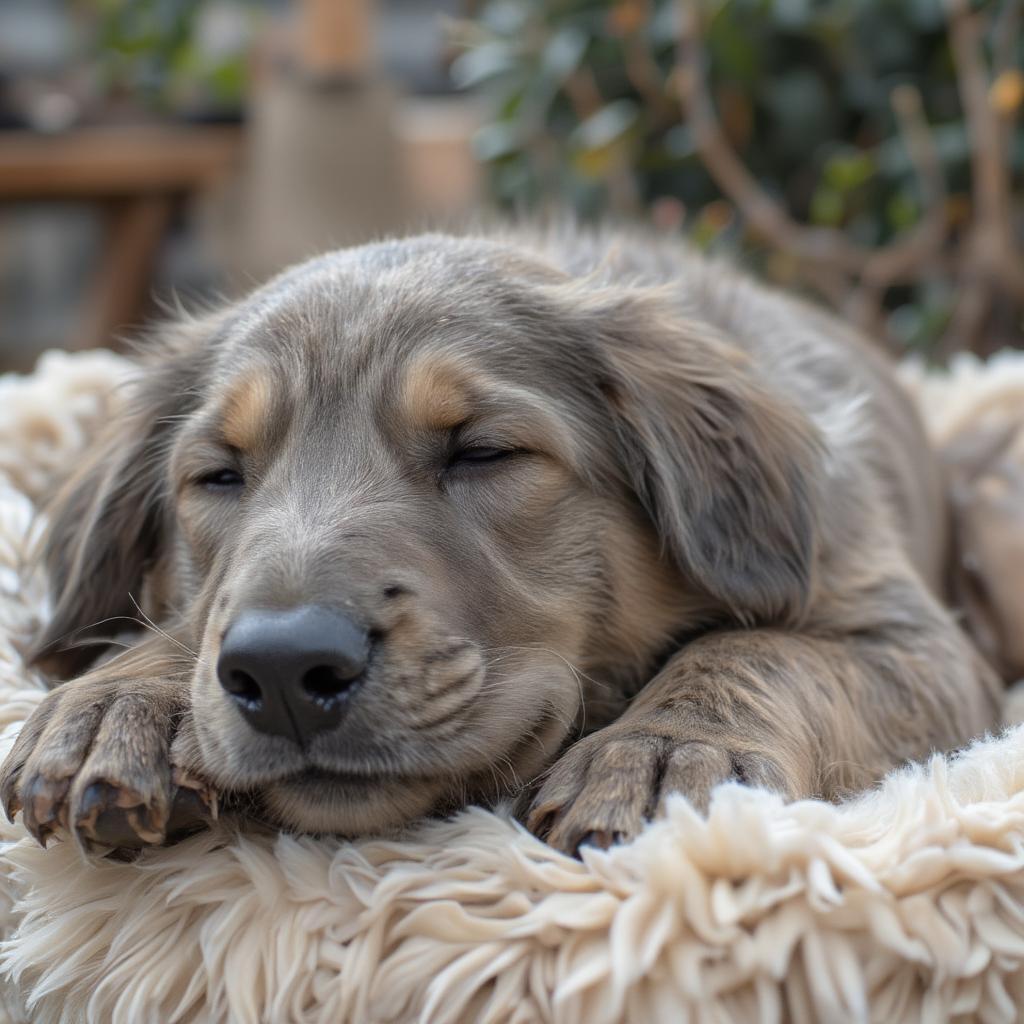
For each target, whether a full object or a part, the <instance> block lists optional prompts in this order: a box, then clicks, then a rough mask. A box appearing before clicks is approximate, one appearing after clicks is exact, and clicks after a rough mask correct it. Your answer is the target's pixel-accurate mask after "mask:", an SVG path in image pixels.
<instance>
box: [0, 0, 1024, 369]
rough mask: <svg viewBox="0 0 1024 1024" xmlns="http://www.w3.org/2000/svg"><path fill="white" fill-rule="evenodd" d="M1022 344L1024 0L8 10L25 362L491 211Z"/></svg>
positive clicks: (19, 337) (940, 346) (2, 47)
mask: <svg viewBox="0 0 1024 1024" xmlns="http://www.w3.org/2000/svg"><path fill="white" fill-rule="evenodd" d="M566 209H569V210H572V211H574V212H575V214H576V215H577V216H578V217H579V218H580V219H582V220H596V219H598V218H613V219H617V220H628V221H641V222H644V223H647V224H649V225H651V226H652V228H653V229H654V230H656V231H660V232H665V233H668V234H670V235H674V236H678V237H679V239H680V244H683V239H688V240H689V242H690V243H691V244H696V245H698V246H700V247H701V248H704V249H706V250H709V251H712V252H722V253H730V254H732V255H733V256H734V257H735V259H737V260H738V261H740V262H742V263H744V264H746V265H749V266H751V267H753V268H755V269H757V270H758V271H759V272H760V273H762V274H764V275H766V276H767V277H768V278H770V279H772V280H774V281H776V282H779V283H780V284H783V285H785V286H786V287H790V288H793V289H796V290H799V291H802V292H804V293H806V294H808V295H809V296H811V297H813V298H814V300H816V301H819V302H821V303H823V304H825V305H827V306H829V307H831V308H833V309H835V310H838V311H839V312H840V313H841V314H842V315H843V316H844V317H846V318H847V319H849V320H851V321H854V322H856V323H857V324H859V325H862V326H863V327H864V328H866V329H867V330H869V331H870V332H871V333H872V334H873V335H874V336H875V337H877V338H878V340H879V343H880V344H882V345H884V346H885V347H886V348H888V349H889V350H890V351H892V352H894V353H897V354H901V353H904V352H916V353H920V354H923V355H924V356H926V357H927V358H929V359H932V360H935V361H938V362H941V361H943V360H945V359H947V358H948V357H949V356H950V355H951V354H952V353H953V352H956V351H959V350H964V349H966V350H971V351H974V352H977V353H979V354H982V355H985V354H988V353H990V352H992V351H995V350H997V349H1000V348H1003V347H1007V346H1014V347H1022V346H1024V0H546V2H544V0H492V2H485V0H63V2H60V0H0V370H5V369H27V368H30V367H31V366H32V364H33V362H34V361H35V359H36V358H37V356H38V354H39V353H40V352H41V351H43V350H45V349H46V348H49V347H53V346H60V347H65V348H86V347H91V346H96V345H114V346H117V345H118V344H120V341H119V339H121V338H123V337H126V336H130V335H131V334H132V333H133V332H134V331H137V330H138V329H139V328H140V327H144V326H145V324H146V323H147V321H149V320H151V319H152V318H154V317H161V316H167V315H168V314H169V312H173V310H174V309H175V308H176V307H177V306H179V305H182V306H185V307H189V306H191V305H195V304H199V303H202V302H205V301H210V300H211V299H215V298H216V297H219V296H225V295H226V296H230V295H232V294H236V293H238V292H239V291H242V290H244V289H246V288H249V287H251V286H252V285H253V284H255V283H257V282H259V281H261V280H263V279H264V278H266V277H267V276H268V275H270V274H272V273H273V272H275V271H276V270H278V269H280V268H281V267H282V266H284V265H286V264H288V263H290V262H293V261H295V260H297V259H301V258H303V257H305V256H308V255H311V254H313V253H315V252H317V251H319V250H322V249H324V248H326V247H329V246H337V245H348V244H352V243H357V242H360V241H364V240H367V239H371V238H375V237H379V236H380V235H383V234H388V233H394V232H398V231H403V230H415V229H418V228H422V227H430V226H444V225H446V224H456V225H457V224H458V223H459V222H460V221H463V220H465V219H466V218H468V217H472V216H474V215H475V214H477V213H478V211H481V210H484V211H497V212H502V213H506V214H512V215H524V214H531V213H550V212H556V213H557V212H559V211H563V210H566Z"/></svg>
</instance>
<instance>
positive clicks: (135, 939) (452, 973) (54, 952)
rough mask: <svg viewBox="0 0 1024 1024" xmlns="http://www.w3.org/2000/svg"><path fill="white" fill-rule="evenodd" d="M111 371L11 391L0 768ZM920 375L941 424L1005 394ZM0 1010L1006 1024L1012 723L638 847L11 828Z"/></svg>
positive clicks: (473, 816)
mask: <svg viewBox="0 0 1024 1024" xmlns="http://www.w3.org/2000/svg"><path fill="white" fill-rule="evenodd" d="M125 369H126V364H125V363H124V362H123V361H122V360H119V359H117V358H116V357H114V356H111V355H108V354H101V353H96V354H88V355H78V356H73V357H72V356H65V355H51V356H49V357H47V358H46V359H44V360H43V362H42V363H41V365H40V367H39V369H38V371H37V372H36V373H35V375H34V376H32V377H30V378H23V379H17V378H7V379H3V380H0V601H2V604H0V730H5V731H4V733H3V735H4V741H3V742H0V756H2V754H3V753H5V751H6V749H7V748H9V745H10V741H11V738H12V737H13V735H14V732H15V731H16V729H17V727H18V725H19V723H20V722H21V721H23V719H24V718H25V717H26V715H27V714H28V713H29V712H30V711H31V710H32V708H33V707H34V706H35V704H36V703H37V702H38V700H39V698H40V695H41V692H40V683H39V680H38V679H37V678H36V677H35V676H34V675H33V674H32V673H31V672H30V671H29V670H28V669H26V667H25V666H24V664H23V662H22V658H21V652H22V651H23V650H24V646H25V642H26V640H27V638H28V636H29V635H30V634H31V632H32V629H33V627H34V624H35V623H36V621H37V620H38V618H39V616H40V615H41V614H43V613H44V604H43V588H42V585H41V581H40V580H38V579H33V578H30V577H29V576H28V575H27V572H26V570H25V567H24V564H23V556H24V552H25V551H26V549H27V546H28V544H29V542H30V540H31V538H32V536H33V532H34V530H35V529H36V528H37V523H36V520H35V518H34V514H35V510H34V502H35V500H36V499H37V498H38V496H39V494H40V493H41V491H42V489H43V488H44V487H45V486H46V484H47V482H48V481H49V480H50V479H51V478H52V476H53V475H54V474H55V473H59V472H60V471H61V470H63V469H64V468H66V467H67V466H69V465H70V464H72V463H73V462H74V460H75V458H76V457H77V455H78V453H79V451H80V450H81V448H82V445H83V444H84V443H85V441H86V438H87V436H88V434H89V431H90V430H91V429H92V428H93V426H94V425H95V423H96V422H97V421H98V420H99V419H101V418H102V417H104V416H105V415H107V411H108V410H107V405H108V402H110V401H114V400H116V399H112V398H111V397H110V391H111V386H112V385H113V383H114V382H116V381H117V380H118V379H119V378H121V377H122V376H123V374H124V373H125ZM911 376H912V377H915V378H916V380H917V388H918V391H919V392H920V393H921V394H922V395H923V401H924V404H925V406H926V410H927V411H929V412H931V413H933V414H935V415H934V416H933V420H935V421H936V423H937V424H938V425H939V426H941V422H940V421H944V420H948V418H949V417H950V416H952V415H954V414H955V413H956V411H957V409H958V408H959V407H960V406H961V405H962V404H963V402H964V401H965V400H968V399H970V400H974V399H975V398H976V397H977V395H978V394H979V393H983V392H984V389H986V388H992V387H997V386H1000V385H1001V384H1002V383H1005V382H1006V381H1008V380H1011V379H1013V380H1014V381H1015V383H1016V384H1017V385H1018V386H1019V385H1020V383H1021V382H1022V381H1024V358H1019V357H1013V358H1010V359H1007V360H1002V361H1001V362H999V363H998V364H997V365H995V366H990V367H988V368H984V369H981V368H979V367H978V366H977V365H975V364H971V363H970V362H964V363H963V364H961V365H960V367H959V369H958V371H957V372H956V373H955V374H954V378H955V380H954V382H953V385H950V384H949V383H948V382H947V383H940V382H936V381H924V380H923V379H922V377H921V374H919V373H918V374H911ZM0 934H2V936H3V937H4V938H5V940H6V941H5V942H4V943H3V945H2V947H0V970H2V972H3V976H4V979H5V980H4V981H2V982H0V985H2V995H0V1020H2V1019H4V1016H5V1014H6V1019H7V1020H8V1021H17V1022H21V1021H32V1022H35V1024H43V1022H47V1021H69V1022H70V1021H76V1022H78V1021H88V1022H97V1024H148V1022H160V1024H170V1022H174V1021H204V1022H205V1021H239V1022H249V1021H253V1022H256V1021H266V1022H272V1024H287V1022H291V1021H302V1022H322V1024H341V1022H345V1021H353V1022H358V1024H371V1022H385V1021H429V1022H448V1021H495V1022H497V1021H502V1022H505V1021H507V1022H523V1024H526V1022H533V1021H558V1022H570V1021H571V1022H579V1024H599V1022H602V1021H620V1020H626V1021H634V1022H648V1021H671V1022H676V1021H680V1022H682V1021H700V1022H727V1021H737V1022H744V1024H746V1022H757V1021H765V1022H768V1021H783V1020H785V1021H797V1022H799V1021H824V1022H833V1021H834V1022H843V1024H845V1022H855V1021H885V1022H903V1021H920V1022H922V1024H924V1022H929V1024H930V1022H935V1021H944V1020H980V1021H986V1022H992V1024H994V1022H998V1021H1006V1022H1012V1021H1018V1020H1020V1019H1021V1018H1022V1014H1024V1010H1022V1009H1021V1008H1022V1007H1024V727H1020V728H1016V729H1011V730H1010V731H1008V732H1006V733H1005V734H1004V735H1002V736H1001V737H999V738H995V739H986V740H984V741H982V742H979V743H977V744H976V745H975V746H974V747H972V748H971V749H970V750H969V751H968V752H967V753H965V754H963V755H962V756H960V757H958V758H956V759H954V760H951V761H947V760H943V759H941V758H936V759H934V760H933V761H932V762H931V763H929V764H928V765H925V766H921V767H915V768H912V769H908V770H905V771H900V772H898V773H895V774H894V775H893V776H891V777H890V778H889V779H887V780H886V781H885V783H884V784H883V785H882V786H880V787H879V788H878V789H877V790H876V791H874V792H871V793H870V794H868V795H866V796H863V797H862V798H860V799H858V800H856V801H854V802H852V803H849V804H846V805H844V806H841V807H834V806H830V805H827V804H824V803H818V802H813V801H806V802H803V803H797V804H793V805H790V806H785V805H784V804H783V803H782V802H781V801H780V800H778V799H777V798H776V797H774V796H771V795H768V794H766V793H760V792H753V791H750V790H746V789H743V788H741V787H738V786H726V787H723V788H722V789H720V790H719V792H718V793H717V795H716V797H715V800H714V803H713V806H712V809H711V813H710V815H709V817H708V818H707V820H704V819H702V818H700V817H699V816H698V815H696V814H695V813H694V812H693V811H692V810H691V809H690V808H689V806H688V805H687V804H686V802H685V801H684V800H683V799H682V798H678V799H677V800H676V801H675V802H674V803H673V804H672V805H671V807H670V810H669V815H668V817H667V819H666V820H663V821H659V822H657V823H655V824H653V825H651V826H650V827H649V828H648V829H647V831H646V832H645V833H644V834H643V835H642V836H641V837H640V838H639V839H638V840H637V841H636V842H635V843H633V844H632V845H631V846H628V847H625V848H621V849H615V850H612V851H611V852H609V853H601V852H597V851H588V852H587V853H586V854H585V855H584V860H583V863H578V862H576V861H574V860H571V859H569V858H567V857H564V856H561V855H560V854H557V853H555V852H553V851H552V850H550V849H548V848H547V847H545V846H544V845H543V844H541V843H539V842H538V841H537V840H535V839H533V838H532V837H531V836H529V835H528V834H527V833H525V832H524V831H523V830H522V829H520V828H519V827H518V826H516V825H515V824H514V823H512V822H511V821H510V820H509V819H508V818H507V817H503V816H501V815H500V814H499V815H496V814H490V813H486V812H484V811H480V810H470V811H466V812H465V813H463V814H461V815H459V816H458V817H456V818H455V819H454V820H452V821H449V822H434V823H428V824H424V825H422V826H421V827H418V828H417V829H415V830H413V831H412V832H410V833H409V834H408V835H407V836H405V837H404V838H402V839H401V840H400V841H398V840H391V841H385V840H366V841H362V842H357V843H348V842H341V841H337V840H329V839H327V840H316V841H314V840H310V839H296V838H290V837H286V836H281V837H275V836H269V835H237V834H232V833H231V832H230V831H229V830H228V829H227V828H226V827H225V826H221V828H220V830H219V831H215V832H212V833H207V834H203V835H200V836H197V837H195V838H193V839H192V840H190V841H188V842H185V843H182V844H181V845H179V846H176V847H174V848H172V849H167V850H159V851H151V852H149V853H147V854H146V855H144V856H143V857H142V859H141V860H140V861H139V862H138V863H135V864H131V865H128V864H118V863H109V862H100V863H86V862H83V860H82V859H80V857H79V855H78V854H77V852H76V850H75V849H74V848H73V846H72V845H71V844H64V845H57V846H55V847H51V849H50V850H49V851H47V852H44V851H42V850H41V849H39V848H38V847H37V846H36V845H35V844H34V842H33V841H32V840H31V839H28V838H26V836H25V832H24V831H23V829H22V828H21V826H20V824H19V825H15V826H10V825H7V824H6V822H4V823H3V824H2V825H0Z"/></svg>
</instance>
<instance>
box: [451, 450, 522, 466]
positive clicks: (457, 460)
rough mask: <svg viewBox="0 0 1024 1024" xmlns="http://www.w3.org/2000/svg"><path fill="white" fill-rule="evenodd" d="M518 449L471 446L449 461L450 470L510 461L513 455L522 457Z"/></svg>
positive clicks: (457, 453)
mask: <svg viewBox="0 0 1024 1024" xmlns="http://www.w3.org/2000/svg"><path fill="white" fill-rule="evenodd" d="M521 454H522V451H521V450H520V449H518V448H498V447H496V446H491V445H470V446H467V447H465V448H459V449H458V450H456V451H455V452H453V453H452V455H451V456H450V457H449V459H448V468H449V469H451V468H454V467H455V466H482V465H488V464H490V463H492V462H500V461H501V460H502V459H509V458H511V457H512V456H513V455H521Z"/></svg>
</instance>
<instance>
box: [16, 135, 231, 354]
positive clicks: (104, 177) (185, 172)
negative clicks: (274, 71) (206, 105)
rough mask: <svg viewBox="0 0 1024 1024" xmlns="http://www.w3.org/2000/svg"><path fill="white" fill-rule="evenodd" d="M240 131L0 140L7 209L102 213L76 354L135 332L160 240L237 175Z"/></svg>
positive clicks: (72, 342) (72, 345)
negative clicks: (83, 205)
mask: <svg viewBox="0 0 1024 1024" xmlns="http://www.w3.org/2000/svg"><path fill="white" fill-rule="evenodd" d="M241 141H242V133H241V129H240V128H237V127H207V126H190V125H181V126H178V125H131V126H117V127H102V128H100V127H94V128H81V129H76V130H74V131H71V132H68V133H66V134H63V135H56V136H46V135H39V134H35V133H32V132H0V203H12V202H26V201H41V200H48V201H55V200H56V201H73V202H91V203H96V204H98V205H99V206H100V207H101V208H102V210H103V212H104V217H105V220H106V228H107V234H106V239H105V242H104V253H103V257H102V259H101V261H100V265H99V266H98V268H97V270H96V274H95V277H94V279H93V281H92V284H91V286H90V289H89V298H88V308H87V311H86V317H85V322H84V325H83V328H82V330H81V331H79V333H78V336H77V337H75V338H73V339H68V347H69V348H90V347H94V346H99V345H109V344H111V342H112V341H113V339H114V336H115V332H116V331H117V330H118V329H121V328H124V327H126V326H128V325H132V324H138V323H139V322H141V320H142V319H143V316H144V313H145V309H146V306H147V305H148V304H149V301H150V293H149V290H150V284H151V280H152V274H153V267H154V263H155V260H156V255H157V251H158V248H159V245H160V241H161V239H162V238H163V235H164V232H165V230H166V228H167V224H168V221H169V220H170V217H171V214H172V213H173V211H174V208H175V205H176V204H177V203H179V202H180V201H181V200H182V199H184V198H187V197H189V196H191V195H194V194H196V193H198V192H200V191H202V190H204V189H207V188H209V187H211V186H212V185H214V184H216V183H217V182H219V181H221V180H223V179H224V178H225V177H226V176H227V175H228V174H230V172H231V171H232V169H233V168H234V167H235V165H236V163H237V161H238V159H239V156H240V152H241Z"/></svg>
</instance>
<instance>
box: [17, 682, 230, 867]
mask: <svg viewBox="0 0 1024 1024" xmlns="http://www.w3.org/2000/svg"><path fill="white" fill-rule="evenodd" d="M187 698H188V694H187V688H185V687H183V686H182V684H181V683H180V682H178V681H175V680H168V681H154V680H146V681H145V682H142V683H139V684H138V685H133V684H130V683H128V682H126V681H125V680H123V679H107V678H103V677H100V676H97V677H94V678H88V677H86V678H83V679H80V680H76V681H75V682H71V683H66V684H65V685H63V686H61V687H59V688H58V689H56V690H54V691H53V692H52V693H50V694H48V695H47V697H46V699H45V700H44V701H43V702H42V704H40V706H39V707H38V708H37V709H36V711H35V712H34V713H33V714H32V716H31V717H30V718H29V720H28V721H27V722H26V723H25V725H24V726H23V727H22V730H21V733H20V734H19V736H18V739H17V740H16V742H15V744H14V748H13V750H12V751H11V753H10V755H9V756H8V758H7V760H6V761H5V762H4V764H3V767H2V768H0V801H2V803H3V807H4V810H5V811H6V813H7V817H8V818H9V819H11V820H12V821H13V820H14V816H15V814H16V813H17V812H18V811H19V810H20V811H22V815H23V821H24V824H25V827H26V828H27V829H28V830H29V832H31V833H32V835H33V836H35V838H36V839H37V840H38V841H39V842H40V843H42V844H43V845H44V846H45V845H46V841H47V839H48V838H49V836H51V835H52V834H54V833H55V832H59V831H63V832H68V833H73V834H74V835H75V837H76V838H77V839H78V841H79V843H80V844H81V845H82V846H83V847H84V848H85V849H92V848H93V847H94V846H106V847H117V848H122V849H136V848H139V847H141V846H147V845H154V844H159V843H163V842H164V841H165V840H166V839H168V838H169V837H174V836H176V835H179V834H183V833H185V832H187V831H191V830H192V829H194V828H196V827H198V826H200V825H201V824H203V823H204V822H208V821H209V820H210V819H211V818H212V817H215V816H216V796H215V794H214V792H213V791H212V790H211V789H209V788H208V787H207V786H205V785H204V784H203V783H201V782H200V781H198V780H196V779H194V778H192V777H190V776H186V775H185V774H184V773H183V772H181V771H179V770H176V769H174V768H173V766H172V763H171V758H170V749H171V742H172V740H173V738H174V735H175V733H176V732H177V731H178V730H179V728H181V725H182V722H183V721H187V715H188V701H187Z"/></svg>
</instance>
